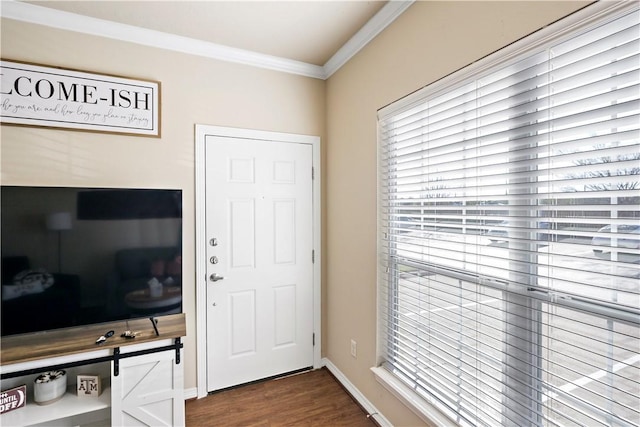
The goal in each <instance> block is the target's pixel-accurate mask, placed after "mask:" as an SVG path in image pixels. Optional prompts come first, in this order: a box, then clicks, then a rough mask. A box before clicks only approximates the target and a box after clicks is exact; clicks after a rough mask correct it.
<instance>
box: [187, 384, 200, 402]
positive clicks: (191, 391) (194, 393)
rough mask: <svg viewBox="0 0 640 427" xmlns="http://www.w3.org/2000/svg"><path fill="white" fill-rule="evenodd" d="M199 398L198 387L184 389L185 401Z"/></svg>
mask: <svg viewBox="0 0 640 427" xmlns="http://www.w3.org/2000/svg"><path fill="white" fill-rule="evenodd" d="M196 397H198V389H197V388H196V387H193V388H186V389H184V400H187V399H195V398H196Z"/></svg>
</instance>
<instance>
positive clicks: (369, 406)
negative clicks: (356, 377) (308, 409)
mask: <svg viewBox="0 0 640 427" xmlns="http://www.w3.org/2000/svg"><path fill="white" fill-rule="evenodd" d="M322 365H323V366H326V368H327V369H328V370H329V372H331V373H332V374H333V376H334V377H336V379H337V380H338V381H339V382H340V384H342V386H343V387H344V388H345V389H346V390H347V391H348V392H349V393H350V394H351V396H353V398H354V399H356V401H357V402H358V403H359V404H360V406H362V407H363V408H364V410H365V411H366V412H367V413H368V414H370V416H371V418H373V419H374V420H375V421H376V422H377V423H378V424H379V425H380V426H381V427H393V424H391V422H389V420H388V419H386V418H385V416H384V415H382V414H381V413H380V411H378V409H377V408H376V407H375V406H374V405H373V403H371V402H370V401H369V399H367V398H366V397H365V395H364V394H362V393H361V392H360V390H358V388H357V387H356V386H355V385H353V383H352V382H351V381H349V379H348V378H347V377H346V376H345V375H344V374H343V373H342V371H340V369H338V367H337V366H336V365H334V364H333V363H332V362H331V361H330V360H329V359H327V358H326V357H324V358H323V359H322Z"/></svg>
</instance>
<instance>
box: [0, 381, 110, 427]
mask: <svg viewBox="0 0 640 427" xmlns="http://www.w3.org/2000/svg"><path fill="white" fill-rule="evenodd" d="M110 411H111V388H109V387H105V388H104V389H103V390H102V394H101V395H100V396H99V397H78V396H76V395H75V388H74V387H69V388H68V389H67V393H66V394H65V395H64V396H62V398H61V399H60V400H59V401H57V402H54V403H52V404H50V405H43V406H40V405H37V404H36V403H35V402H34V401H33V400H32V399H27V406H25V407H24V408H20V409H17V410H14V411H11V412H8V413H6V414H3V415H2V425H6V426H28V425H38V424H45V423H50V422H51V421H52V420H67V421H73V422H71V423H70V424H88V423H92V422H95V421H99V420H104V419H109V418H110Z"/></svg>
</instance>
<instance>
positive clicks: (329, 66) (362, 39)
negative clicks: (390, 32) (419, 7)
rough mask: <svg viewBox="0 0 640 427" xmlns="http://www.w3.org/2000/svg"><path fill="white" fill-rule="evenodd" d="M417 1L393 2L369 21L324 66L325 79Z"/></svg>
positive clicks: (393, 0) (397, 0)
mask: <svg viewBox="0 0 640 427" xmlns="http://www.w3.org/2000/svg"><path fill="white" fill-rule="evenodd" d="M414 1H415V0H406V1H404V0H391V1H389V2H388V3H387V4H386V5H384V7H383V8H382V9H380V11H379V12H378V13H376V14H375V15H374V17H373V18H371V19H370V20H369V22H367V23H366V24H365V25H364V26H363V27H362V28H361V29H360V30H359V31H358V32H357V33H356V34H355V35H354V36H353V37H351V39H349V41H348V42H346V43H345V44H344V45H343V46H342V47H341V48H340V49H338V51H337V52H336V53H335V54H334V55H333V56H332V57H331V59H329V60H328V61H327V62H326V64H324V67H323V68H324V73H325V79H328V78H329V77H331V76H332V75H333V73H335V72H336V71H338V70H339V69H340V68H342V66H343V65H344V64H346V63H347V61H349V60H350V59H351V58H352V57H353V56H355V54H356V53H358V52H360V50H361V49H363V48H364V47H365V46H366V45H367V44H369V42H370V41H371V40H373V39H374V38H375V37H376V36H377V35H378V34H380V33H381V32H382V31H383V30H384V29H385V28H387V26H389V24H391V23H392V22H393V21H395V20H396V18H398V17H399V16H400V15H402V13H404V11H405V10H407V9H408V8H409V6H411V5H412V4H413V3H414Z"/></svg>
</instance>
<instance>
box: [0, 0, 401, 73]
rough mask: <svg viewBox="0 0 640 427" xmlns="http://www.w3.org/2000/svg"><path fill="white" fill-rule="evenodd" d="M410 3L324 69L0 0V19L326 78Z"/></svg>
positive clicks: (383, 12) (370, 25) (388, 13)
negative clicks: (0, 17)
mask: <svg viewBox="0 0 640 427" xmlns="http://www.w3.org/2000/svg"><path fill="white" fill-rule="evenodd" d="M412 3H413V0H411V1H390V2H389V3H387V4H386V5H385V6H384V7H383V8H382V9H380V11H379V12H378V13H377V14H376V15H375V16H374V17H373V18H371V20H369V22H367V23H366V24H365V25H364V27H362V29H360V31H358V33H356V35H354V36H353V37H352V38H351V39H350V40H349V41H348V42H347V43H346V44H345V45H344V46H343V47H342V48H340V49H339V50H338V52H337V53H336V54H335V55H334V56H333V57H332V58H331V59H330V60H329V61H327V63H326V64H325V65H324V66H320V65H314V64H309V63H306V62H301V61H295V60H292V59H286V58H281V57H277V56H272V55H265V54H262V53H257V52H252V51H249V50H244V49H237V48H233V47H229V46H224V45H220V44H216V43H210V42H205V41H202V40H196V39H192V38H189V37H183V36H178V35H174V34H169V33H164V32H161V31H155V30H148V29H145V28H140V27H136V26H132V25H127V24H121V23H117V22H112V21H107V20H103V19H98V18H92V17H88V16H84V15H78V14H75V13H69V12H64V11H61V10H56V9H51V8H47V7H43V6H37V5H33V4H29V3H24V2H20V1H15V0H2V1H1V3H0V16H2V17H3V18H8V19H15V20H17V21H23V22H29V23H31V24H38V25H44V26H47V27H52V28H58V29H61V30H67V31H74V32H78V33H83V34H90V35H94V36H98V37H105V38H110V39H114V40H121V41H126V42H129V43H137V44H140V45H144V46H149V47H155V48H158V49H167V50H172V51H176V52H181V53H186V54H190V55H196V56H202V57H205V58H211V59H217V60H221V61H227V62H233V63H238V64H243V65H249V66H252V67H258V68H265V69H268V70H274V71H281V72H284V73H289V74H297V75H301V76H305V77H311V78H315V79H321V80H326V79H327V78H329V77H330V76H331V75H332V74H333V73H335V72H336V71H337V70H338V69H339V68H340V67H342V65H344V64H345V63H346V62H347V61H348V60H349V59H350V58H352V57H353V56H354V55H355V54H356V53H358V51H360V49H362V48H363V47H364V46H366V45H367V43H369V42H370V41H371V40H372V39H373V38H374V37H375V36H376V35H378V34H379V33H380V32H381V31H382V30H384V29H385V28H386V27H387V26H388V25H389V24H390V23H391V22H393V21H394V20H395V19H396V18H397V17H398V16H400V14H402V12H404V11H405V10H406V9H407V8H408V7H409V6H410V5H411V4H412Z"/></svg>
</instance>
